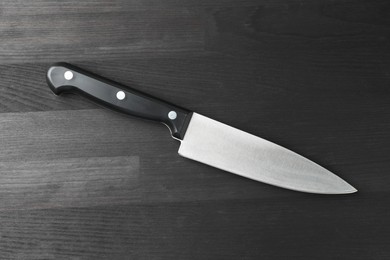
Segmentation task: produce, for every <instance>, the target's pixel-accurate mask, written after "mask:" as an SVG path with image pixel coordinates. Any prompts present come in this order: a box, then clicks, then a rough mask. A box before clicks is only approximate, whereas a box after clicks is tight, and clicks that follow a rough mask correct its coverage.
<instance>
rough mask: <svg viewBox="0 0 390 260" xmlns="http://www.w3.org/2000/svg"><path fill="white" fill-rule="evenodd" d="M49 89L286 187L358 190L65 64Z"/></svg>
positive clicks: (50, 76) (214, 162)
mask: <svg viewBox="0 0 390 260" xmlns="http://www.w3.org/2000/svg"><path fill="white" fill-rule="evenodd" d="M47 82H48V84H49V86H50V88H51V90H52V91H53V92H54V93H55V94H56V95H59V94H61V93H64V92H68V93H77V94H80V95H82V96H85V97H87V98H89V99H92V100H93V101H95V102H97V103H98V104H101V105H103V106H105V107H108V108H110V109H113V110H116V111H119V112H122V113H125V114H129V115H133V116H137V117H140V118H144V119H149V120H154V121H158V122H161V123H163V124H165V125H166V126H168V128H169V129H170V131H171V135H172V137H173V138H175V139H178V140H180V142H181V144H180V148H179V154H180V155H181V156H183V157H186V158H189V159H193V160H196V161H199V162H202V163H205V164H208V165H211V166H214V167H216V168H219V169H222V170H225V171H228V172H231V173H234V174H237V175H241V176H243V177H246V178H249V179H253V180H256V181H260V182H264V183H268V184H271V185H275V186H279V187H282V188H286V189H291V190H296V191H302V192H309V193H319V194H346V193H353V192H356V191H357V190H356V189H355V188H354V187H352V186H351V185H350V184H348V183H347V182H345V181H344V180H343V179H341V178H340V177H338V176H336V175H335V174H333V173H331V172H330V171H328V170H326V169H325V168H323V167H321V166H319V165H318V164H316V163H314V162H312V161H310V160H308V159H306V158H304V157H302V156H300V155H298V154H296V153H294V152H292V151H290V150H288V149H286V148H283V147H281V146H279V145H276V144H274V143H271V142H269V141H267V140H264V139H262V138H260V137H257V136H254V135H251V134H248V133H246V132H243V131H241V130H238V129H236V128H233V127H231V126H228V125H225V124H223V123H220V122H218V121H215V120H213V119H210V118H208V117H206V116H203V115H200V114H198V113H195V112H191V111H189V110H187V109H184V108H180V107H178V106H175V105H173V104H170V103H168V102H165V101H162V100H160V99H156V98H153V97H151V96H149V95H146V94H143V93H140V92H138V91H136V90H134V89H130V88H128V87H126V86H124V85H121V84H119V83H117V82H114V81H111V80H108V79H105V78H103V77H100V76H98V75H95V74H93V73H90V72H87V71H85V70H82V69H80V68H78V67H75V66H72V65H70V64H67V63H56V64H54V65H52V66H51V67H50V68H49V70H48V72H47Z"/></svg>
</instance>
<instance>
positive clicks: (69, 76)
mask: <svg viewBox="0 0 390 260" xmlns="http://www.w3.org/2000/svg"><path fill="white" fill-rule="evenodd" d="M64 78H65V79H66V80H71V79H73V72H71V71H70V70H67V71H65V73H64Z"/></svg>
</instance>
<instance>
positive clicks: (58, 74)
mask: <svg viewBox="0 0 390 260" xmlns="http://www.w3.org/2000/svg"><path fill="white" fill-rule="evenodd" d="M47 83H48V84H49V86H50V89H51V90H52V91H53V92H54V94H56V95H59V94H62V93H75V94H79V95H82V96H85V97H87V98H89V99H91V100H93V101H95V102H96V103H98V104H100V105H103V106H105V107H108V108H110V109H113V110H116V111H119V112H122V113H125V114H129V115H132V116H137V117H140V118H144V119H149V120H154V121H158V122H161V123H163V124H165V125H166V126H168V128H169V129H170V131H171V134H172V136H173V137H175V138H177V139H181V140H182V139H183V137H184V134H185V131H186V129H187V126H188V123H189V121H190V119H191V112H190V111H188V110H186V109H183V108H180V107H177V106H175V105H172V104H170V103H168V102H165V101H162V100H160V99H157V98H153V97H151V96H148V95H146V94H143V93H141V92H138V91H136V90H133V89H131V88H129V87H126V86H124V85H122V84H119V83H117V82H114V81H111V80H108V79H105V78H103V77H100V76H98V75H95V74H93V73H90V72H87V71H85V70H83V69H80V68H78V67H75V66H73V65H70V64H67V63H63V62H61V63H56V64H54V65H52V66H51V67H50V68H49V70H48V72H47Z"/></svg>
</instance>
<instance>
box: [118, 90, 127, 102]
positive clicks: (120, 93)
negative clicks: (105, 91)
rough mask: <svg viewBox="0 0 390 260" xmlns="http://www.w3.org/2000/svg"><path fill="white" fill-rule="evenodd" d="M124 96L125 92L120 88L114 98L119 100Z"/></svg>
mask: <svg viewBox="0 0 390 260" xmlns="http://www.w3.org/2000/svg"><path fill="white" fill-rule="evenodd" d="M125 97H126V94H125V92H123V91H122V90H120V91H118V92H117V93H116V98H117V99H119V100H123V99H125Z"/></svg>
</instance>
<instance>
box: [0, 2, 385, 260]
mask: <svg viewBox="0 0 390 260" xmlns="http://www.w3.org/2000/svg"><path fill="white" fill-rule="evenodd" d="M389 13H390V3H389V1H386V0H383V1H360V0H359V1H345V0H341V1H330V0H322V1H311V0H310V1H309V0H303V1H295V0H291V1H287V0H277V1H253V0H244V1H238V0H236V1H233V0H223V1H206V0H200V1H191V0H183V1H176V0H167V1H157V0H146V1H144V0H134V1H124V0H123V1H120V0H116V1H108V0H97V1H75V0H72V1H50V0H42V1H14V0H5V1H1V3H0V33H1V37H0V147H1V149H0V258H1V259H59V258H60V259H61V258H63V259H69V258H75V259H97V258H104V259H389V258H390V210H389V203H390V172H389V170H390V158H389V157H390V156H389V155H390V91H389V88H390V15H389ZM57 61H67V62H70V63H73V64H75V65H78V66H80V67H83V68H85V69H88V70H91V71H94V72H96V73H98V74H100V75H102V76H106V77H109V78H111V79H113V80H116V81H119V82H121V83H123V84H126V85H129V86H132V87H134V88H136V89H139V90H141V91H144V92H146V93H149V94H152V95H155V96H158V97H160V98H162V99H165V100H168V101H170V102H173V103H176V104H178V105H180V106H183V107H186V108H189V109H191V110H195V111H197V112H199V113H201V114H204V115H207V116H209V117H212V118H215V119H217V120H219V121H222V122H224V123H227V124H230V125H232V126H235V127H239V128H241V129H243V130H245V131H247V132H250V133H253V134H255V135H258V136H261V137H263V138H266V139H268V140H271V141H273V142H276V143H278V144H280V145H283V146H285V147H288V148H290V149H292V150H294V151H296V152H298V153H300V154H302V155H304V156H306V157H308V158H310V159H312V160H314V161H315V162H318V163H319V164H321V165H323V166H325V167H326V168H328V169H330V170H331V171H333V172H335V173H336V174H337V175H339V176H340V177H342V178H344V179H345V180H347V181H348V182H350V183H351V184H352V185H353V186H355V187H356V188H357V189H358V190H359V192H358V193H356V194H353V195H345V196H324V195H312V194H304V193H298V192H293V191H289V190H284V189H280V188H276V187H273V186H269V185H266V184H262V183H257V182H254V181H251V180H248V179H244V178H241V177H238V176H235V175H232V174H229V173H226V172H223V171H220V170H217V169H214V168H211V167H208V166H205V165H202V164H200V163H197V162H195V161H191V160H188V159H185V158H182V157H180V156H178V154H177V150H178V147H179V142H177V141H175V140H172V139H171V138H170V135H169V131H168V129H167V128H166V127H165V126H163V125H158V124H154V123H151V122H147V121H142V120H137V119H133V118H129V117H127V116H124V115H121V114H118V113H115V112H111V111H108V110H105V109H102V108H100V107H97V106H96V105H94V104H93V103H90V102H88V101H86V100H84V99H83V98H81V97H78V96H75V95H66V96H62V97H56V96H54V95H53V94H52V93H51V91H50V90H49V88H48V87H47V85H46V82H45V73H46V69H47V68H48V67H49V66H50V64H51V63H53V62H57Z"/></svg>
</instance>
